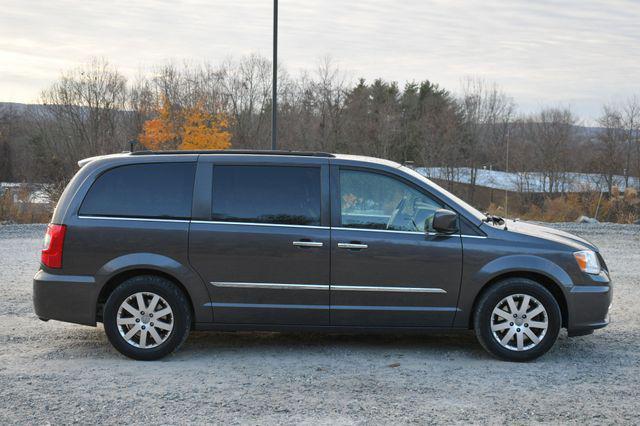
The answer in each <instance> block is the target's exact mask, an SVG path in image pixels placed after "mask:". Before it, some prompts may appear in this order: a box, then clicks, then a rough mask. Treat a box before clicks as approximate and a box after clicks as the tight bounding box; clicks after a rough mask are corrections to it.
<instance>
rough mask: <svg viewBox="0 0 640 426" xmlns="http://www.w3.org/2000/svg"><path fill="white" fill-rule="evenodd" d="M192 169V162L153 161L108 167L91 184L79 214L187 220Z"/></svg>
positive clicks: (193, 166)
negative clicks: (150, 162)
mask: <svg viewBox="0 0 640 426" xmlns="http://www.w3.org/2000/svg"><path fill="white" fill-rule="evenodd" d="M195 169H196V165H195V163H155V164H132V165H129V166H120V167H116V168H114V169H111V170H108V171H106V172H105V173H103V174H102V175H100V177H98V179H96V181H95V182H94V183H93V185H92V186H91V189H90V190H89V193H88V194H87V196H86V197H85V199H84V201H83V202H82V206H81V207H80V214H81V215H92V216H122V217H149V218H179V219H188V218H189V217H190V216H191V199H192V196H193V179H194V176H195Z"/></svg>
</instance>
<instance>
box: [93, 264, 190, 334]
mask: <svg viewBox="0 0 640 426" xmlns="http://www.w3.org/2000/svg"><path fill="white" fill-rule="evenodd" d="M141 275H153V276H156V277H161V278H165V279H167V280H169V281H171V282H172V283H173V284H175V285H176V286H177V287H178V288H179V289H180V291H182V293H183V294H184V296H185V298H186V299H187V301H188V302H189V309H190V310H191V319H192V322H195V312H194V306H193V300H191V296H190V294H189V291H188V290H187V288H186V287H185V286H184V284H183V283H182V282H180V280H179V279H177V278H176V277H174V276H173V275H171V274H169V273H167V272H165V271H161V270H159V269H153V268H135V269H127V270H125V271H121V272H119V273H117V274H115V275H114V276H112V277H111V278H109V280H107V281H106V282H105V284H104V285H103V286H102V288H101V289H100V293H99V294H98V298H97V299H96V304H95V315H96V320H97V321H100V322H102V313H103V308H104V304H105V302H106V301H107V299H108V298H109V296H110V295H111V293H113V291H114V290H115V289H116V288H117V287H118V286H119V285H120V284H122V283H123V282H125V281H126V280H128V279H129V278H133V277H137V276H141ZM192 327H193V324H192Z"/></svg>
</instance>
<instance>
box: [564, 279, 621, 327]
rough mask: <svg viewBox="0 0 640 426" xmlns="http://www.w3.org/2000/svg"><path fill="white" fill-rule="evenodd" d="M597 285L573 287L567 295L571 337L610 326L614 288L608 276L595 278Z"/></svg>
mask: <svg viewBox="0 0 640 426" xmlns="http://www.w3.org/2000/svg"><path fill="white" fill-rule="evenodd" d="M594 281H596V283H594V284H597V285H593V284H591V285H576V286H573V287H572V288H571V289H570V291H569V293H568V295H567V308H568V313H569V318H568V324H567V325H568V327H567V331H568V332H569V336H581V335H584V334H589V333H591V332H593V330H596V329H598V328H603V327H606V326H607V325H608V324H609V320H610V318H609V307H610V306H611V302H612V301H613V286H612V284H611V281H610V280H609V277H608V276H607V275H606V274H604V273H603V274H601V275H600V276H598V277H595V278H594Z"/></svg>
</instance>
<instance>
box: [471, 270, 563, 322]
mask: <svg viewBox="0 0 640 426" xmlns="http://www.w3.org/2000/svg"><path fill="white" fill-rule="evenodd" d="M508 278H527V279H530V280H532V281H535V282H537V283H539V284H540V285H542V286H543V287H544V288H546V289H547V290H549V292H550V293H551V295H553V297H554V299H555V300H556V302H558V306H560V313H561V314H562V326H563V327H565V328H566V327H567V325H568V321H569V311H568V307H567V298H566V296H565V294H564V292H563V291H562V287H561V284H559V283H558V282H556V281H555V280H554V279H553V278H550V277H549V276H548V275H545V274H542V273H540V272H533V271H509V272H505V273H503V274H500V275H497V276H495V277H493V278H491V279H490V280H489V281H487V282H486V283H485V284H484V285H483V286H482V288H481V289H480V291H479V292H478V293H477V294H476V296H475V298H474V300H473V305H472V307H471V315H469V323H468V327H469V329H473V321H474V318H475V314H476V307H477V304H478V301H479V300H480V298H481V297H482V296H483V295H484V293H485V292H486V291H487V290H488V289H489V288H491V286H493V285H494V284H496V283H498V282H500V281H503V280H505V279H508Z"/></svg>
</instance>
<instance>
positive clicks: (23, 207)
mask: <svg viewBox="0 0 640 426" xmlns="http://www.w3.org/2000/svg"><path fill="white" fill-rule="evenodd" d="M30 195H31V193H30V191H29V190H28V189H27V188H19V189H15V190H14V189H9V190H5V191H4V192H3V193H2V195H0V223H1V222H12V223H47V222H49V219H51V213H52V206H51V205H49V204H42V203H32V202H30Z"/></svg>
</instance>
